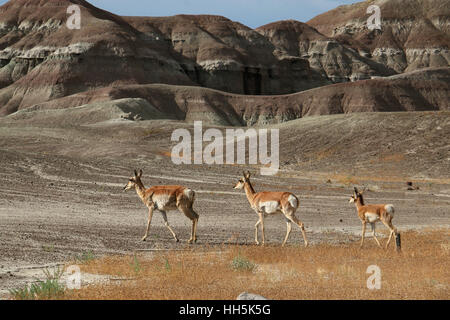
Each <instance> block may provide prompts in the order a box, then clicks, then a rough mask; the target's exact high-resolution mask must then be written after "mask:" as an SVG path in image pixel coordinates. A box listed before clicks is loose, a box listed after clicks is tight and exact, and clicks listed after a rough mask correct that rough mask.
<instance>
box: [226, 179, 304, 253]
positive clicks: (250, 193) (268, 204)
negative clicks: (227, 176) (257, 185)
mask: <svg viewBox="0 0 450 320" xmlns="http://www.w3.org/2000/svg"><path fill="white" fill-rule="evenodd" d="M243 174H244V177H243V178H242V179H239V181H238V182H237V184H236V185H235V186H234V189H244V190H245V194H246V195H247V199H248V202H250V205H251V206H252V209H253V210H255V212H256V213H257V214H258V216H259V220H258V222H257V223H256V225H255V242H256V244H257V245H259V240H258V227H259V225H261V232H262V244H263V245H264V243H265V233H264V217H265V216H267V215H273V214H279V213H282V214H284V216H285V217H286V223H287V230H286V237H285V238H284V241H283V244H282V246H284V245H285V244H286V242H287V240H288V238H289V234H290V233H291V223H292V222H294V223H295V224H296V225H298V226H299V227H300V229H301V231H302V235H303V240H304V241H305V247H306V246H308V241H307V240H306V234H305V227H304V225H303V223H302V222H301V221H300V220H298V219H297V217H296V216H295V211H296V210H297V208H298V206H299V201H298V198H297V197H296V196H295V195H293V194H292V193H289V192H255V190H254V189H253V186H252V184H251V183H250V172H247V173H245V172H244V173H243Z"/></svg>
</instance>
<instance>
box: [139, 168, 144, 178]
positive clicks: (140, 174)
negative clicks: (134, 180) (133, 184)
mask: <svg viewBox="0 0 450 320" xmlns="http://www.w3.org/2000/svg"><path fill="white" fill-rule="evenodd" d="M142 173H143V172H142V169H141V170H139V178H140V177H142Z"/></svg>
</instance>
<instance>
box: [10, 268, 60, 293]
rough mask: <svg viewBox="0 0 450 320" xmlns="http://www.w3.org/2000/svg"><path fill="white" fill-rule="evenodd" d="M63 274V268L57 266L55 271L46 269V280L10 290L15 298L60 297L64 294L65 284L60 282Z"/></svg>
mask: <svg viewBox="0 0 450 320" xmlns="http://www.w3.org/2000/svg"><path fill="white" fill-rule="evenodd" d="M62 274H63V269H62V268H59V267H58V268H56V269H55V270H54V271H53V272H51V271H50V270H48V269H45V270H44V275H45V280H43V281H42V280H38V281H37V282H36V283H32V284H30V285H26V286H24V287H22V288H18V289H12V290H10V291H9V292H10V294H11V296H12V297H13V299H15V300H51V299H60V298H62V297H63V295H64V290H65V289H64V286H63V285H62V284H61V283H60V279H61V276H62Z"/></svg>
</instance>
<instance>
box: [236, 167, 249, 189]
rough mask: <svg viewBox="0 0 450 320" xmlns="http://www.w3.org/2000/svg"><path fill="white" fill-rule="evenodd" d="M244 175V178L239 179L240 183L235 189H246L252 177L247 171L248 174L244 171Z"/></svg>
mask: <svg viewBox="0 0 450 320" xmlns="http://www.w3.org/2000/svg"><path fill="white" fill-rule="evenodd" d="M242 174H243V178H240V179H239V181H238V182H237V183H236V185H235V186H234V189H242V188H244V185H245V183H247V182H250V176H251V173H250V171H247V173H245V171H244V172H243V173H242Z"/></svg>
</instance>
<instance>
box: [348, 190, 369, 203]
mask: <svg viewBox="0 0 450 320" xmlns="http://www.w3.org/2000/svg"><path fill="white" fill-rule="evenodd" d="M365 191H366V188H364V190H363V191H361V192H359V191H358V189H357V188H356V187H353V194H352V197H351V198H350V200H349V201H348V202H349V203H354V202H356V200H358V198H360V199H361V200H362V195H363V193H364V192H365ZM361 202H362V201H361Z"/></svg>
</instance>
